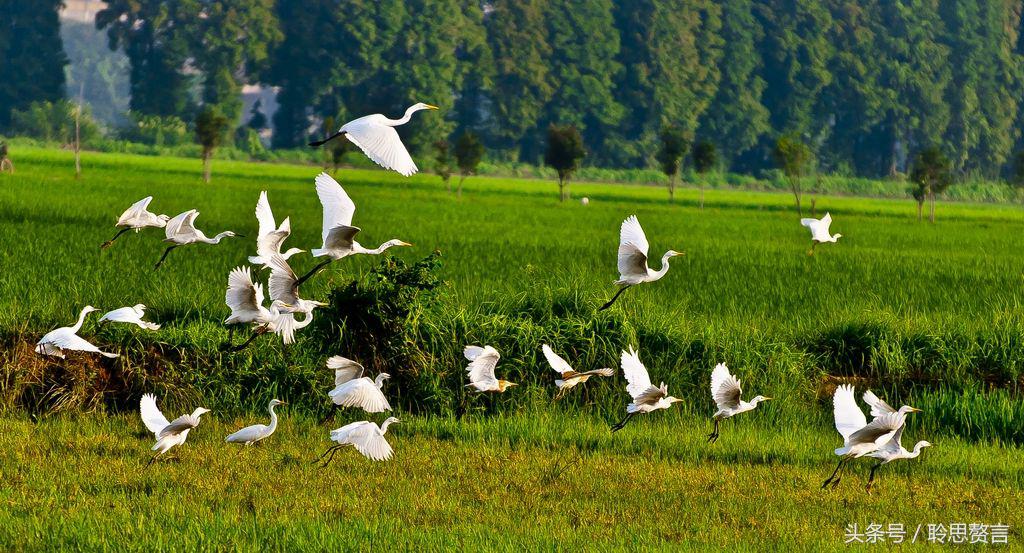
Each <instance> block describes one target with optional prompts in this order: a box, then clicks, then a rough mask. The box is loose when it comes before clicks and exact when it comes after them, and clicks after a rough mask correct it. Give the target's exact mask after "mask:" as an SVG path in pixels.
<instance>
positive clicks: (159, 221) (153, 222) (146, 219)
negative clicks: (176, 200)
mask: <svg viewBox="0 0 1024 553" xmlns="http://www.w3.org/2000/svg"><path fill="white" fill-rule="evenodd" d="M152 201H153V196H146V197H145V198H142V199H141V200H139V201H137V202H135V203H134V204H132V206H131V207H129V208H128V209H126V210H125V212H124V213H122V214H121V216H120V217H118V218H117V223H116V224H115V225H114V226H115V227H119V228H120V229H121V230H119V231H117V234H115V235H114V237H113V238H111V239H110V240H107V241H106V242H104V243H102V244H100V248H101V249H106V248H109V247H110V246H111V245H113V243H114V240H117V239H118V238H120V237H121V235H122V234H124V233H126V232H128V231H129V230H134V231H135V232H139V231H140V230H142V229H144V228H164V227H165V226H167V221H169V220H170V217H168V216H166V215H157V214H156V213H152V212H150V211H149V209H148V208H149V203H150V202H152Z"/></svg>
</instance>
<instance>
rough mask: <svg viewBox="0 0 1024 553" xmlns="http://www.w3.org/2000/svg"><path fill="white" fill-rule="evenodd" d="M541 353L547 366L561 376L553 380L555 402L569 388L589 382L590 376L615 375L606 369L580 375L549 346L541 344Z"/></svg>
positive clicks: (612, 371) (613, 371) (611, 370)
mask: <svg viewBox="0 0 1024 553" xmlns="http://www.w3.org/2000/svg"><path fill="white" fill-rule="evenodd" d="M541 351H543V352H544V357H545V358H546V359H547V361H548V364H549V365H551V368H552V369H554V370H555V372H557V373H558V374H559V375H560V376H561V378H559V379H557V380H555V386H556V387H557V388H558V394H557V395H556V396H555V400H559V399H562V396H564V395H565V393H566V392H568V391H569V390H570V389H571V388H573V387H574V386H576V385H577V384H583V383H584V382H586V381H587V380H589V379H590V377H591V376H612V375H613V374H615V370H614V369H608V368H604V369H595V370H592V371H586V372H582V373H580V372H576V371H575V370H574V369H573V368H572V366H571V365H569V363H568V362H567V361H566V360H565V359H562V358H561V357H560V356H559V355H558V354H557V353H555V352H554V350H552V349H551V346H549V345H547V344H543V345H542V346H541Z"/></svg>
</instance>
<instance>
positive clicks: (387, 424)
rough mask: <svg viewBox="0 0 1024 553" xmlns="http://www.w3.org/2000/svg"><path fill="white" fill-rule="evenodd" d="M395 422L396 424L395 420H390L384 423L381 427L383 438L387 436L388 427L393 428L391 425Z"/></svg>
mask: <svg viewBox="0 0 1024 553" xmlns="http://www.w3.org/2000/svg"><path fill="white" fill-rule="evenodd" d="M393 422H395V421H394V420H393V419H388V420H386V421H384V424H382V425H380V433H381V435H382V436H383V435H384V434H387V432H388V427H389V426H391V423H393Z"/></svg>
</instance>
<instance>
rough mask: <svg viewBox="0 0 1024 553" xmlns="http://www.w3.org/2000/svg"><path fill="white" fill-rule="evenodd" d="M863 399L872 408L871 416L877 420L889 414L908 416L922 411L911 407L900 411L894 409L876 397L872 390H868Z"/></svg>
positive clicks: (905, 406)
mask: <svg viewBox="0 0 1024 553" xmlns="http://www.w3.org/2000/svg"><path fill="white" fill-rule="evenodd" d="M861 399H863V400H864V403H867V404H868V406H869V407H871V416H872V417H875V418H878V417H881V416H883V415H888V414H889V413H903V414H904V415H906V414H908V413H917V412H920V411H921V410H920V409H918V408H916V407H911V406H909V405H904V406H902V407H900V408H899V409H893V408H892V406H891V405H889V404H888V403H886V402H885V401H883V400H882V399H881V398H879V397H878V396H876V395H875V393H874V392H872V391H871V390H866V391H865V392H864V395H862V396H861Z"/></svg>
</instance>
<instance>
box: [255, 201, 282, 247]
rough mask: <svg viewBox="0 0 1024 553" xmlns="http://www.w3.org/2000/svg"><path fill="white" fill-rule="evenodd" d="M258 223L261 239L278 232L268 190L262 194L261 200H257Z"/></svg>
mask: <svg viewBox="0 0 1024 553" xmlns="http://www.w3.org/2000/svg"><path fill="white" fill-rule="evenodd" d="M256 221H257V222H258V223H259V234H258V238H259V239H262V238H263V237H264V236H266V235H268V234H270V233H271V232H274V231H275V230H277V223H276V222H275V221H274V212H273V211H271V210H270V201H269V200H268V199H267V191H266V190H264V191H262V192H260V199H258V200H256ZM258 243H259V242H257V244H258Z"/></svg>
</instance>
